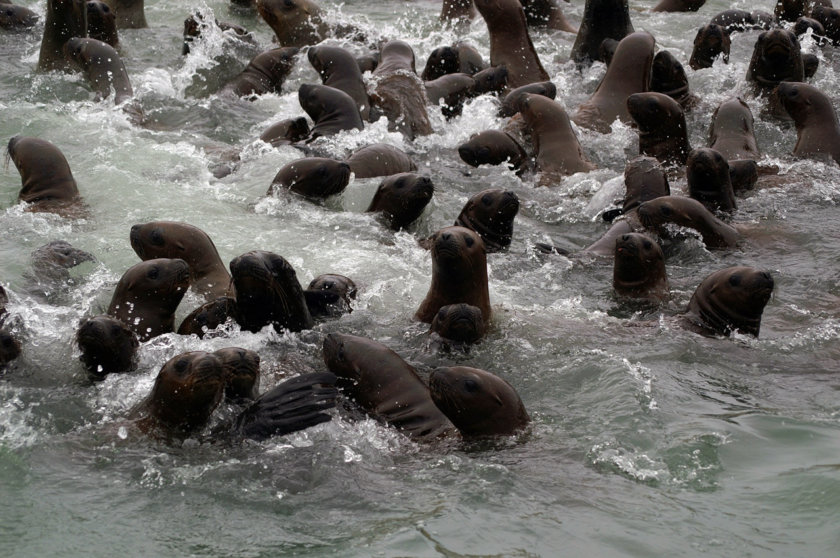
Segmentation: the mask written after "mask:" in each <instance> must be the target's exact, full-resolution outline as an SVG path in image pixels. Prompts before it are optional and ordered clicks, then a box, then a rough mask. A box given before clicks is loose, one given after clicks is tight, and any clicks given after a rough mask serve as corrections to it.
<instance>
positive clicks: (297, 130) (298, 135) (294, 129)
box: [260, 116, 310, 147]
mask: <svg viewBox="0 0 840 558" xmlns="http://www.w3.org/2000/svg"><path fill="white" fill-rule="evenodd" d="M309 133H310V130H309V122H308V121H307V120H306V117H304V116H299V117H297V118H287V119H286V120H281V121H280V122H275V123H274V124H272V125H271V126H269V127H268V128H266V129H265V131H264V132H263V133H262V134H261V135H260V139H261V140H262V141H264V142H266V143H270V144H271V145H273V146H274V147H277V146H279V145H289V144H290V143H297V142H299V141H303V140H305V139H306V138H308V137H309Z"/></svg>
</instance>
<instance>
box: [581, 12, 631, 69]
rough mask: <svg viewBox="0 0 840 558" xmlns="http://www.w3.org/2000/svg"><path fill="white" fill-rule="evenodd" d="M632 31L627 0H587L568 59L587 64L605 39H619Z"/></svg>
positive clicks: (596, 53)
mask: <svg viewBox="0 0 840 558" xmlns="http://www.w3.org/2000/svg"><path fill="white" fill-rule="evenodd" d="M633 31H634V29H633V24H632V23H631V22H630V8H629V6H628V2H627V0H586V5H585V6H584V8H583V19H581V21H580V26H579V28H578V33H577V37H575V44H574V45H572V54H571V59H572V60H574V62H575V64H576V65H577V67H578V68H581V67H583V66H589V65H590V64H592V62H594V61H596V60H598V59H599V58H598V54H599V52H598V51H599V49H600V48H601V43H603V42H604V39H614V40H616V41H621V40H622V39H623V38H624V37H626V36H627V35H629V34H630V33H632V32H633Z"/></svg>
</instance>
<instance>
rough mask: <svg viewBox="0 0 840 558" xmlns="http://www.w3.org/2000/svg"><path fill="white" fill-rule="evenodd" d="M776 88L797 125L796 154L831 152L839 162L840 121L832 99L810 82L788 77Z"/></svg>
mask: <svg viewBox="0 0 840 558" xmlns="http://www.w3.org/2000/svg"><path fill="white" fill-rule="evenodd" d="M776 91H777V95H778V97H779V99H780V100H781V103H782V106H783V107H784V109H785V110H786V111H787V113H788V114H790V116H791V118H793V122H794V124H795V125H796V136H797V138H796V145H795V146H794V148H793V154H794V155H796V156H797V157H815V156H816V157H819V156H821V155H823V156H824V155H829V156H831V158H832V159H834V161H835V162H836V163H838V164H840V124H838V121H837V113H836V112H835V111H834V106H833V105H832V102H831V99H829V98H828V96H827V95H826V94H825V93H823V92H822V91H820V90H819V89H817V88H816V87H814V86H813V85H808V84H807V83H792V82H786V81H785V82H782V83H781V84H779V87H778V88H777V90H776Z"/></svg>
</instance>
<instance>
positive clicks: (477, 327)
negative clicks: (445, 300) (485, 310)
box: [429, 303, 486, 343]
mask: <svg viewBox="0 0 840 558" xmlns="http://www.w3.org/2000/svg"><path fill="white" fill-rule="evenodd" d="M485 329H486V326H485V324H484V318H483V317H482V316H481V309H479V308H476V307H475V306H472V305H470V304H464V303H460V304H447V305H446V306H441V308H440V310H438V313H437V314H435V319H434V320H432V325H431V327H430V329H429V331H431V332H433V333H437V334H438V335H440V336H441V337H442V338H443V339H445V340H448V341H454V342H455V343H475V342H477V341H478V340H479V339H481V338H482V337H484V331H485Z"/></svg>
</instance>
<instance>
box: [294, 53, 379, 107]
mask: <svg viewBox="0 0 840 558" xmlns="http://www.w3.org/2000/svg"><path fill="white" fill-rule="evenodd" d="M306 56H307V57H308V58H309V62H310V63H311V64H312V67H313V68H315V71H317V72H318V75H320V76H321V81H322V82H323V84H324V85H328V86H330V87H335V88H336V89H340V90H342V91H344V92H345V93H347V94H348V95H350V97H352V98H353V100H354V101H355V102H356V106H357V107H358V109H359V113H360V114H361V116H362V120H365V121H367V120H369V119H370V98H369V97H368V94H367V89H365V82H364V80H363V79H362V72H361V71H360V70H359V66H358V65H357V64H355V63H354V58H353V55H352V54H350V52H349V51H348V50H346V49H343V48H341V47H335V46H326V45H319V46H314V47H310V48H309V52H307V53H306Z"/></svg>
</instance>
